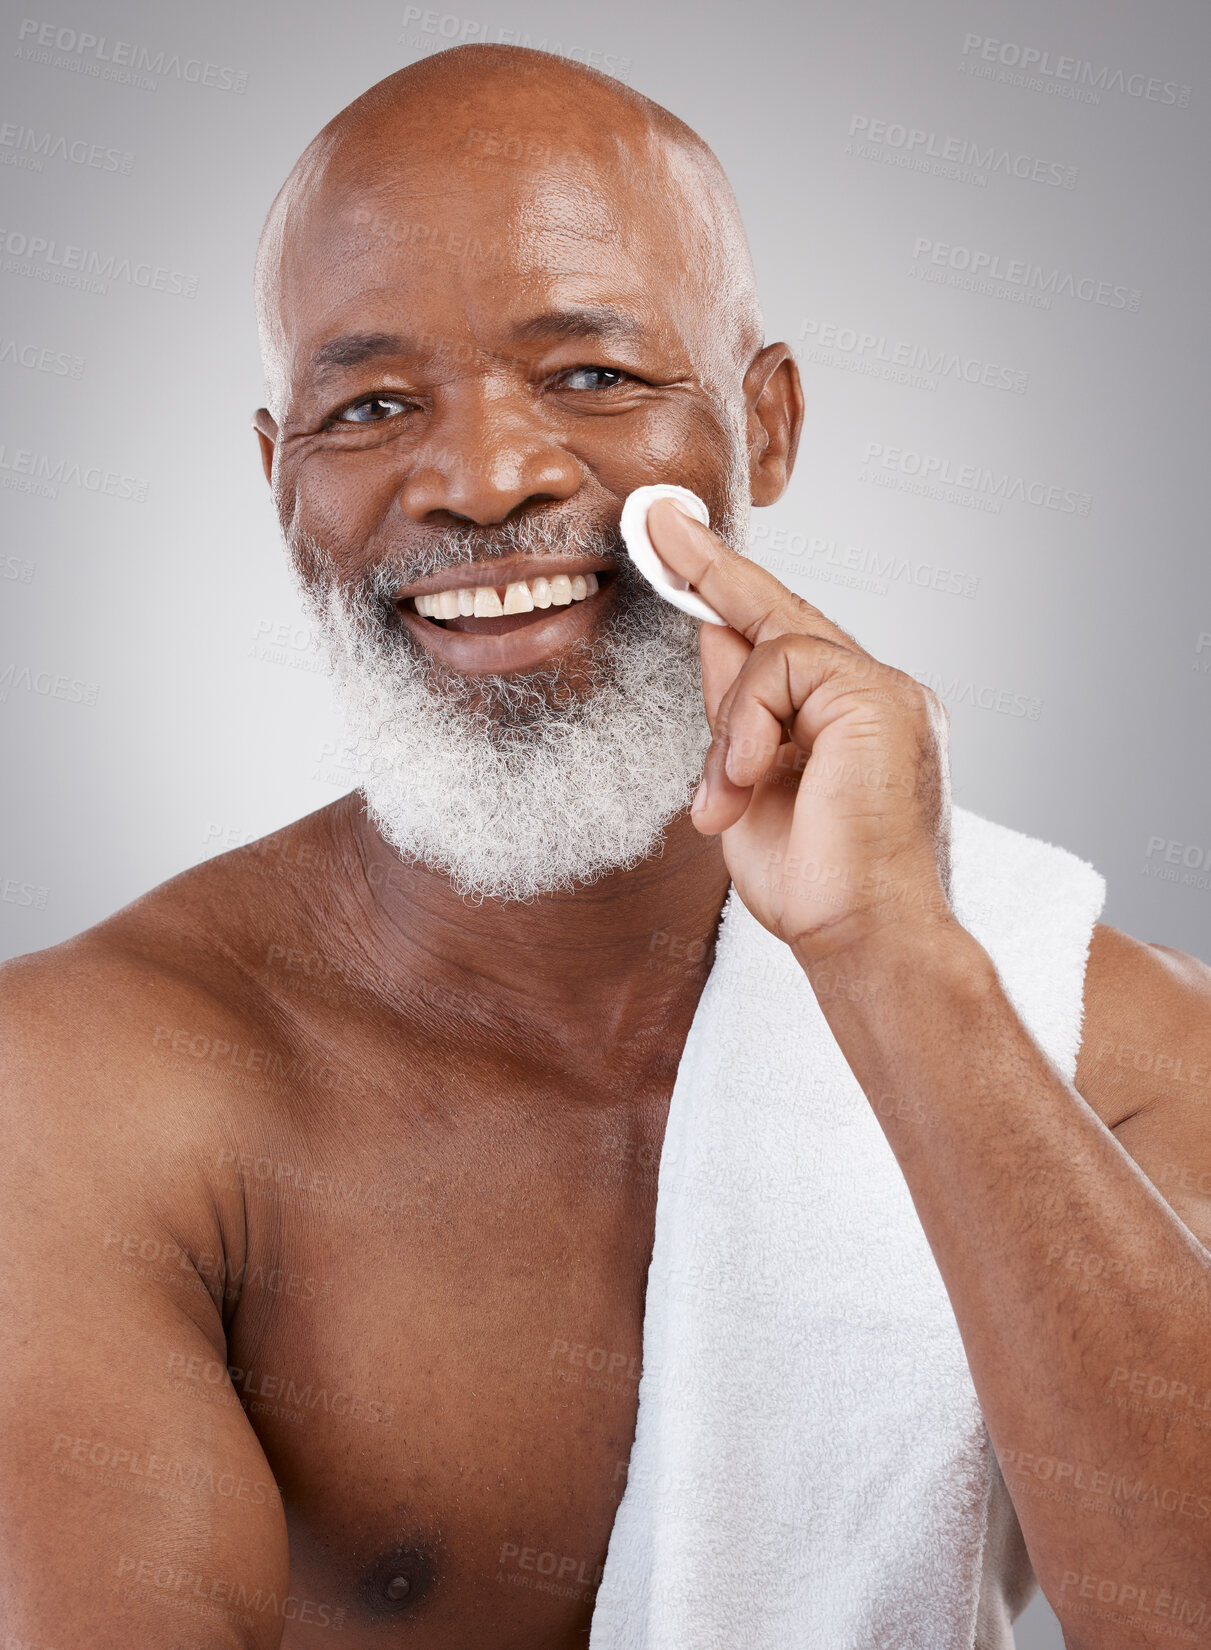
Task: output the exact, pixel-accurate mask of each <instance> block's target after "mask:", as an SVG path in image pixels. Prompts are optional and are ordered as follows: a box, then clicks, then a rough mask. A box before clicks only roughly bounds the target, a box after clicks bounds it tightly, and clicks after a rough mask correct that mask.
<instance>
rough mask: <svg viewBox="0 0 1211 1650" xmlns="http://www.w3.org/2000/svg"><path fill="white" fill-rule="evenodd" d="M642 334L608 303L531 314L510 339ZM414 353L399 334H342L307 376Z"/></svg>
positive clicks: (315, 378)
mask: <svg viewBox="0 0 1211 1650" xmlns="http://www.w3.org/2000/svg"><path fill="white" fill-rule="evenodd" d="M642 332H643V327H642V326H641V324H640V323H639V322H638V321H637V320H636V319H635V318H634V316H631V315H627V314H626V313H625V312H624V311H623V310H620V309H614V308H612V307H611V306H610V305H608V304H587V305H584V306H582V307H579V308H576V309H558V310H548V311H547V312H546V313H544V314H542V315H533V316H531V317H530V319H529V320H528V321H522V322H521V323H520V325H518V326H516V327H514V329H513V337H514V338H516V339H517V340H518V342H519V343H539V342H541V341H542V340H543V339H544V338H618V339H632V338H637V337H639V336H640V335H641V334H642ZM416 353H417V350H416V343H415V341H414V340H413V339H411V338H406V337H405V336H404V335H403V333H400V332H342V333H340V334H338V336H337V337H335V338H330V339H329V340H328V342H327V343H326V344H321V345H320V347H319V348H318V349H317V350H316V351H315V353H314V354H313V355H312V357H311V359H310V361H309V362H308V363H307V376H308V378H309V379H310V380H311V381H312V382H314V383H320V382H322V381H323V380H324V379H325V378H328V377H331V376H332V374H334V373H337V372H341V371H343V370H345V369H346V368H348V367H360V366H364V365H365V363H366V362H367V361H381V360H383V359H384V358H385V357H388V356H400V355H415V354H416Z"/></svg>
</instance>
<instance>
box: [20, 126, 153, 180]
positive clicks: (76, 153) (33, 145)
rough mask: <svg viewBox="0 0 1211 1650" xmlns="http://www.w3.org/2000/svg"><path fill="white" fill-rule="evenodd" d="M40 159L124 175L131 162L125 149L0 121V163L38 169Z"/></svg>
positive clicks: (31, 169)
mask: <svg viewBox="0 0 1211 1650" xmlns="http://www.w3.org/2000/svg"><path fill="white" fill-rule="evenodd" d="M44 160H61V161H65V162H67V163H68V164H70V165H73V166H88V167H92V168H93V169H94V170H96V171H99V172H121V173H124V174H125V173H129V172H130V170H131V168H132V167H133V166H134V163H135V157H134V155H132V154H131V152H130V150H129V149H115V148H113V147H112V145H109V144H104V143H93V142H90V141H89V139H87V138H69V137H67V136H66V135H65V134H64V133H62V132H50V131H38V130H37V129H36V128H35V127H33V126H18V125H17V124H16V123H15V122H14V121H11V120H6V121H4V122H2V123H0V164H3V165H5V166H19V167H24V168H25V169H26V170H27V171H34V172H40V171H41V170H42V162H43V161H44Z"/></svg>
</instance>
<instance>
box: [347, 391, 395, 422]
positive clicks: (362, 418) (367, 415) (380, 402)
mask: <svg viewBox="0 0 1211 1650" xmlns="http://www.w3.org/2000/svg"><path fill="white" fill-rule="evenodd" d="M383 407H386V408H388V409H390V408H392V407H396V408H399V409H400V410H401V411H402V410H403V408H404V403H403V402H402V401H397V400H396V399H395V397H394V396H388V395H369V396H367V397H366V399H365V400H364V401H355V402H354V404H353V406H352V407H346V408H345V410H344V412H343V413H338V414H337V422H338V423H340V424H382V423H384V422H385V418H384V416H383V415H382V413H381V409H382V408H383ZM390 416H391V414H390V412H389V411H388V413H387V414H386V417H390Z"/></svg>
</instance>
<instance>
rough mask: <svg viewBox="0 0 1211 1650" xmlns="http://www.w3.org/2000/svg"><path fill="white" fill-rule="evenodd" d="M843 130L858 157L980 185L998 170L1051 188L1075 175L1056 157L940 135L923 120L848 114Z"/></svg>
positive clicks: (1064, 185)
mask: <svg viewBox="0 0 1211 1650" xmlns="http://www.w3.org/2000/svg"><path fill="white" fill-rule="evenodd" d="M848 135H849V137H850V139H851V141H850V142H849V143H847V144H846V146H845V153H846V154H847V155H854V156H855V157H856V158H857V159H859V160H877V161H880V162H882V163H883V164H885V165H893V166H905V167H908V168H909V169H910V170H919V171H929V172H934V173H936V174H937V175H938V176H939V177H945V178H950V179H952V180H953V181H954V182H956V183H976V184H979V185H981V186H983V185H985V184H987V182H988V179H989V177H991V176H992V175H993V174H994V173H998V172H999V173H1002V174H1003V175H1004V176H1005V177H1007V178H1020V179H1021V180H1022V181H1023V182H1027V183H1042V184H1046V185H1047V186H1048V187H1049V188H1052V189H1071V188H1073V186H1074V185H1075V183H1076V178H1077V169H1076V167H1075V166H1067V165H1064V164H1063V163H1062V162H1060V161H1057V160H1044V159H1042V158H1041V157H1040V156H1038V155H1030V154H1026V153H1024V152H1022V151H1020V150H1019V151H1015V150H1013V149H1009V148H1005V147H1003V146H1001V145H999V144H996V143H981V142H980V141H979V140H978V139H976V138H960V137H953V136H950V135H949V134H947V135H945V136H943V135H942V134H940V133H938V132H930V131H927V130H926V129H925V127H923V126H907V125H905V124H904V122H903V121H898V120H879V119H872V117H871V116H870V115H853V116H851V118H850V122H849V134H848ZM853 139H857V140H858V141H857V142H854V141H852V140H853Z"/></svg>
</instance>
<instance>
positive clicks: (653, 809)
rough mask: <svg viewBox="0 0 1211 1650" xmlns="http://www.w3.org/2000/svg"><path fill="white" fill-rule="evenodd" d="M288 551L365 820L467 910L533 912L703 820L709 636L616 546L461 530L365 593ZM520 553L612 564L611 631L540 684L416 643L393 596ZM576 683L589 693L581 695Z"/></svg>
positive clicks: (537, 534)
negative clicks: (489, 902)
mask: <svg viewBox="0 0 1211 1650" xmlns="http://www.w3.org/2000/svg"><path fill="white" fill-rule="evenodd" d="M728 537H729V539H730V541H731V542H732V543H735V542H736V540H735V538H734V537H732V535H731V534H729V535H728ZM290 549H291V552H292V555H293V558H294V564H295V572H296V577H297V578H298V582H299V586H300V590H301V593H302V596H303V600H304V603H305V605H306V607H307V609H308V612H309V614H310V617H311V620H312V623H313V625H314V626H315V628H316V631H317V633H318V635H319V638H320V641H321V645H322V647H323V649H324V651H325V652H326V654H327V657H328V661H329V665H330V667H331V670H332V674H333V677H334V679H335V683H336V687H337V691H338V696H339V699H340V702H341V706H342V709H343V712H344V718H345V725H346V732H347V736H348V739H349V741H350V744H351V747H352V753H353V756H354V759H355V761H356V763H357V769H356V771H357V772H358V774H359V776H361V778H362V783H361V785H360V789H361V791H362V793H363V795H364V797H365V800H366V805H367V812H368V813H369V816H370V819H371V821H372V823H373V824H374V826H375V827H376V829H377V830H378V831H379V833H380V835H381V836H382V837H383V838H384V840H385V841H386V842H388V843H390V844H391V846H392V847H394V848H395V849H396V851H397V852H398V853H399V854H400V856H401V858H402V859H403V860H404V861H406V862H418V863H421V864H423V865H425V866H427V867H429V868H430V869H431V870H434V871H437V872H440V873H442V874H443V875H445V876H446V877H447V878H448V879H449V881H450V883H451V885H452V887H453V888H454V890H455V891H456V892H457V893H458V894H459V895H460V896H461V897H462V898H464V899H466V900H468V901H471V902H474V903H480V902H482V901H483V900H484V899H494V900H501V901H524V902H527V903H529V902H531V901H533V900H534V899H536V898H537V897H538V896H539V895H542V894H550V893H555V892H558V891H561V890H566V891H568V892H571V891H573V890H574V889H575V888H577V887H578V886H585V885H587V884H590V883H593V882H596V881H597V880H598V879H599V878H601V877H602V876H603V875H605V874H606V873H608V872H611V871H618V870H628V869H631V868H633V867H634V866H636V865H638V864H639V863H641V862H642V861H643V860H645V859H647V858H648V857H649V856H650V855H652V854H653V853H654V852H655V850H656V848H657V846H658V844H660V843H661V842H662V838H663V834H664V829H665V827H666V826H667V825H668V823H669V822H670V820H672V819H673V818H674V817H675V816H676V815H677V814H679V813H681V812H682V811H683V810H684V809H685V808H687V807H688V806H689V802H690V799H691V797H692V795H693V792H694V790H695V788H696V786H697V784H698V781H699V779H700V778H701V775H702V768H703V763H704V760H705V757H706V752H707V748H708V746H709V744H710V729H709V726H708V724H707V719H706V711H705V708H704V705H703V699H702V671H701V662H700V658H699V654H698V624H699V621H698V620H697V619H695V618H692V617H691V616H690V615H688V614H686V613H682V612H681V611H680V610H679V609H677V608H674V607H672V606H670V605H669V604H668V603H667V602H665V601H664V600H663V599H662V598H661V597H659V596H657V595H656V593H655V591H654V590H652V589H651V587H650V586H649V585H648V584H647V582H646V581H645V580H644V579H643V577H642V576H641V575H640V574H639V573H638V571H637V570H636V568H635V566H634V564H633V563H632V562H631V560H630V558H629V556H628V555H627V553H626V550H625V547H624V546H623V543H622V540H621V538H620V537H619V535H618V534H617V533H615V532H611V531H608V530H602V529H592V528H578V527H576V526H575V525H571V524H556V523H553V522H551V521H550V520H549V519H548V518H546V517H543V516H531V517H528V518H522V519H520V520H519V521H518V522H516V523H509V524H506V525H505V526H503V527H498V528H476V529H473V530H468V531H463V530H458V529H449V530H446V531H444V532H441V533H435V534H432V535H427V536H426V539H425V541H424V544H423V545H422V546H421V547H420V548H419V549H418V550H417V551H415V552H404V553H402V554H401V555H400V556H399V557H398V558H395V559H394V560H390V561H387V560H384V561H380V562H376V563H375V564H373V565H372V566H371V567H370V568H368V569H367V570H366V571H365V573H364V574H363V575H362V577H361V578H360V579H359V580H358V581H357V582H356V583H355V584H353V585H348V584H346V585H342V584H341V582H340V581H339V579H338V578H337V576H336V574H335V571H334V569H333V565H332V562H331V558H330V557H329V556H328V555H327V553H326V552H325V551H324V550H323V549H322V547H321V546H320V545H319V544H318V542H317V541H316V540H315V539H314V538H313V537H311V536H310V535H302V534H300V535H297V537H296V540H295V541H292V542H290ZM517 553H521V554H528V553H534V554H541V555H544V556H547V557H550V559H551V561H552V563H553V565H554V566H555V567H556V569H557V568H558V563H559V558H560V557H561V556H562V557H565V558H567V557H571V556H574V555H584V554H586V553H588V554H594V555H602V556H609V557H612V558H613V559H614V560H615V562H616V564H617V572H616V574H615V578H616V581H617V584H618V589H617V591H616V593H615V594H616V601H615V606H614V609H613V612H612V613H611V614H610V616H609V617H608V618H607V619H606V621H605V624H604V628H603V630H602V631H601V633H600V634H599V635H598V636H596V637H594V638H592V639H589V638H585V639H583V640H582V641H580V642H578V643H575V644H573V645H572V647H570V648H568V649H567V650H566V651H565V652H564V654H563V655H562V656H561V657H560V658H559V659H557V660H555V661H553V662H552V663H551V664H550V665H548V666H546V667H544V668H542V669H539V670H533V671H526V672H519V673H516V674H511V675H507V676H506V675H496V674H484V675H477V676H474V677H468V676H461V675H459V674H458V673H457V672H455V671H452V670H449V669H447V668H446V667H445V666H443V665H441V664H440V662H439V661H437V660H435V659H433V658H432V656H431V655H429V654H428V653H427V652H425V650H424V648H423V647H422V645H421V644H420V643H419V642H417V641H416V640H415V639H414V638H413V637H412V636H411V635H410V634H409V633H408V631H407V630H406V628H405V627H404V625H403V624H402V622H401V621H400V619H399V616H398V614H397V612H396V611H395V608H394V606H393V603H392V596H393V595H394V592H395V591H396V590H398V589H399V588H400V586H401V585H403V584H408V583H412V582H414V581H415V580H417V579H420V578H423V577H426V576H428V575H429V574H430V573H433V572H435V571H437V570H439V569H444V568H447V567H453V566H457V565H458V564H459V562H460V561H461V560H464V559H470V558H471V557H480V558H492V557H496V556H504V555H508V554H517ZM570 666H571V667H578V668H579V670H580V672H581V679H582V681H583V680H585V679H587V680H588V681H589V682H590V683H591V684H592V686H591V690H590V691H584V690H583V689H582V690H581V691H577V689H576V687H575V686H574V685H573V683H572V682H571V680H570V671H569V667H570Z"/></svg>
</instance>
